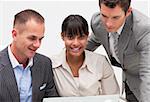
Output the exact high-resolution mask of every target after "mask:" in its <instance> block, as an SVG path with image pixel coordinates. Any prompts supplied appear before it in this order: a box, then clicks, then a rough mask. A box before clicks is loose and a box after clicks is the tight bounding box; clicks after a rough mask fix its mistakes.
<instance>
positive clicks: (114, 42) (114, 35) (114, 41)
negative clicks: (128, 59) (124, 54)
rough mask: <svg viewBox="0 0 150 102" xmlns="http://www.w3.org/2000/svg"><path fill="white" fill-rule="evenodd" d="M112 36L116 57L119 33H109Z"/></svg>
mask: <svg viewBox="0 0 150 102" xmlns="http://www.w3.org/2000/svg"><path fill="white" fill-rule="evenodd" d="M111 34H112V37H113V45H114V51H115V53H116V56H117V57H118V38H119V34H118V33H117V32H114V33H111Z"/></svg>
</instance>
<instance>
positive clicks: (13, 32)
mask: <svg viewBox="0 0 150 102" xmlns="http://www.w3.org/2000/svg"><path fill="white" fill-rule="evenodd" d="M16 36H17V30H16V29H13V30H12V37H13V38H15V37H16Z"/></svg>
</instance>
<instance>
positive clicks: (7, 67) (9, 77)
mask: <svg viewBox="0 0 150 102" xmlns="http://www.w3.org/2000/svg"><path fill="white" fill-rule="evenodd" d="M2 64H3V66H4V69H3V70H2V76H3V79H4V82H5V83H6V87H7V88H8V91H9V93H10V95H11V97H12V100H20V99H19V92H18V87H17V82H16V79H15V74H14V71H13V68H12V66H11V63H10V60H9V58H8V50H7V49H5V50H3V52H2Z"/></svg>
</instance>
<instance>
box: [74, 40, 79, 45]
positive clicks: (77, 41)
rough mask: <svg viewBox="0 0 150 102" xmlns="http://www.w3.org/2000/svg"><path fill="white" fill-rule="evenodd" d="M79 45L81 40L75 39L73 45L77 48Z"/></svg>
mask: <svg viewBox="0 0 150 102" xmlns="http://www.w3.org/2000/svg"><path fill="white" fill-rule="evenodd" d="M78 44H79V40H78V38H75V39H74V40H73V45H75V46H77V45H78Z"/></svg>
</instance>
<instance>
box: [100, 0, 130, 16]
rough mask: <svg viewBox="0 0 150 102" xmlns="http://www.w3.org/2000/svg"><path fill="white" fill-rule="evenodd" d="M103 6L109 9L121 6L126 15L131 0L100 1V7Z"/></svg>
mask: <svg viewBox="0 0 150 102" xmlns="http://www.w3.org/2000/svg"><path fill="white" fill-rule="evenodd" d="M101 4H104V5H105V6H107V7H109V8H115V7H116V6H117V5H119V6H120V7H121V8H122V10H123V11H124V12H125V13H126V12H127V10H128V9H129V7H130V4H131V0H99V6H100V7H101Z"/></svg>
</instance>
